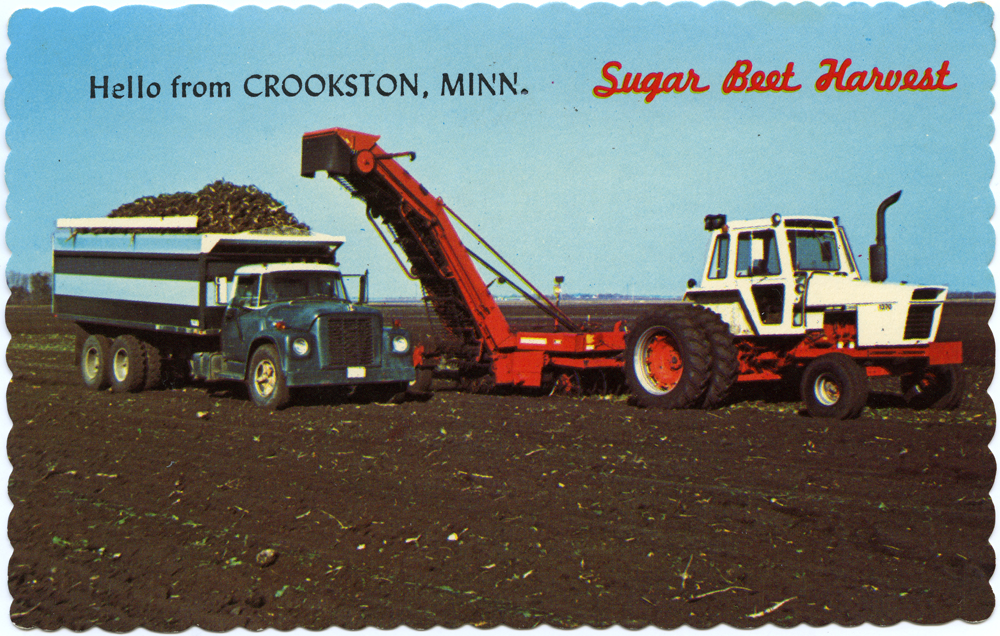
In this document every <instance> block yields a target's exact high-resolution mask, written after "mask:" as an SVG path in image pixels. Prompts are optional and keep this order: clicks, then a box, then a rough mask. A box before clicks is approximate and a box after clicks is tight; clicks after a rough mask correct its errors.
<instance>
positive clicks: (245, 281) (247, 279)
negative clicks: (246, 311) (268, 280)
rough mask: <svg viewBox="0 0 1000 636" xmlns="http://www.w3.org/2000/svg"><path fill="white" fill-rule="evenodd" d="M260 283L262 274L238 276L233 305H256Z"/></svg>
mask: <svg viewBox="0 0 1000 636" xmlns="http://www.w3.org/2000/svg"><path fill="white" fill-rule="evenodd" d="M258 283H260V276H237V277H236V290H235V292H234V293H233V305H234V306H236V307H253V306H256V304H257V288H258Z"/></svg>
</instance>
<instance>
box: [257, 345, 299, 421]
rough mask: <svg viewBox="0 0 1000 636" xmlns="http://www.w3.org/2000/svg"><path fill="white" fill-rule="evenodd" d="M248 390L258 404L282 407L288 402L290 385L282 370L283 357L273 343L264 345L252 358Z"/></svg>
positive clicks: (271, 407) (264, 406)
mask: <svg viewBox="0 0 1000 636" xmlns="http://www.w3.org/2000/svg"><path fill="white" fill-rule="evenodd" d="M247 390H248V391H249V392H250V399H251V400H252V401H253V403H254V404H256V405H257V406H260V407H263V408H266V409H280V408H281V407H283V406H285V405H286V404H288V399H289V392H288V385H287V384H286V383H285V374H284V372H283V371H282V370H281V358H280V357H279V356H278V351H277V349H275V348H274V346H273V345H262V346H261V347H259V348H258V349H257V350H256V351H255V352H254V354H253V357H252V358H251V359H250V370H249V372H248V373H247Z"/></svg>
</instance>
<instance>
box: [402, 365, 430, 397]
mask: <svg viewBox="0 0 1000 636" xmlns="http://www.w3.org/2000/svg"><path fill="white" fill-rule="evenodd" d="M433 384H434V369H428V368H417V377H416V378H415V379H414V380H413V382H410V386H409V388H408V389H407V391H409V392H410V393H430V390H431V386H432V385H433Z"/></svg>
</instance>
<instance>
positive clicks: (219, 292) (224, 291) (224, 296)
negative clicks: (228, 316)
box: [215, 276, 229, 305]
mask: <svg viewBox="0 0 1000 636" xmlns="http://www.w3.org/2000/svg"><path fill="white" fill-rule="evenodd" d="M228 283H229V281H227V280H226V277H225V276H216V277H215V304H216V305H228V304H229V289H228V287H229V285H228Z"/></svg>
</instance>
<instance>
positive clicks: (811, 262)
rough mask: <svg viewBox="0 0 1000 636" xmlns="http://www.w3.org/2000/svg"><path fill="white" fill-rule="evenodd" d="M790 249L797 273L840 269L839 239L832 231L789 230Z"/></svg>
mask: <svg viewBox="0 0 1000 636" xmlns="http://www.w3.org/2000/svg"><path fill="white" fill-rule="evenodd" d="M788 249H789V251H790V252H791V253H792V263H794V264H795V270H796V271H800V270H806V271H836V270H839V269H840V256H839V255H838V254H837V237H836V235H835V234H834V233H833V231H831V230H788Z"/></svg>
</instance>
